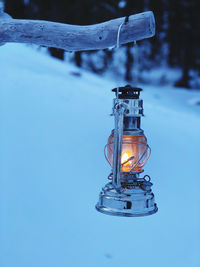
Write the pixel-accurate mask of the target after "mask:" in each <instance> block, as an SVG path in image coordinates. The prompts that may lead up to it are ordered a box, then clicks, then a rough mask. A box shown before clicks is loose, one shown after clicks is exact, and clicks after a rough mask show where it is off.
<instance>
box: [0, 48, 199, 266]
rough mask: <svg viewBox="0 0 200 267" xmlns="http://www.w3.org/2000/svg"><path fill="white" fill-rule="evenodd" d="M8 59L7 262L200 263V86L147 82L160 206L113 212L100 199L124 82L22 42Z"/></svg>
mask: <svg viewBox="0 0 200 267" xmlns="http://www.w3.org/2000/svg"><path fill="white" fill-rule="evenodd" d="M0 62H1V64H0V75H1V76H0V77H1V78H0V85H1V86H0V126H1V131H0V142H1V143H0V147H1V153H0V216H1V218H0V237H1V238H0V266H1V267H36V266H37V267H55V266H59V267H64V266H68V267H121V266H126V267H133V266H137V267H138V266H140V267H143V266H152V267H153V266H154V267H161V266H162V267H177V266H181V267H188V266H190V267H199V266H200V254H199V250H200V207H199V203H200V194H199V188H200V152H199V151H200V142H199V139H200V92H199V91H197V90H190V91H188V90H185V89H174V88H172V87H163V86H162V87H158V86H157V87H156V86H153V87H152V86H147V85H145V86H142V85H141V86H142V87H143V89H144V91H143V93H142V97H143V99H144V108H145V114H146V116H145V117H144V118H143V123H142V128H143V129H145V133H146V135H147V137H148V140H149V144H150V146H151V148H152V155H151V157H150V159H149V161H148V163H147V165H146V168H145V173H146V174H149V175H151V177H152V181H153V183H154V186H153V191H154V193H155V197H156V202H157V204H158V208H159V211H158V213H157V214H155V215H152V216H149V217H141V218H120V217H112V216H107V215H103V214H100V213H98V212H97V211H96V210H95V209H94V206H95V204H96V202H97V200H98V195H99V192H100V190H101V187H102V186H103V185H104V184H105V183H106V182H107V176H108V174H109V172H110V167H109V166H108V164H107V162H106V160H105V159H104V155H103V148H104V145H105V144H106V142H107V138H108V136H109V134H110V131H111V130H112V128H113V118H112V117H110V116H109V114H110V112H111V107H112V98H113V93H111V89H112V88H114V87H115V86H116V85H119V84H116V82H115V81H114V79H113V80H108V79H105V78H101V77H99V76H96V75H94V74H91V73H89V72H87V71H84V70H81V69H77V68H76V67H74V66H73V65H70V64H67V63H66V62H62V61H59V60H57V59H53V58H50V57H49V56H47V55H45V54H44V53H41V52H38V51H37V50H36V49H35V48H32V47H29V46H24V45H19V44H18V45H17V44H7V45H5V46H2V47H0ZM151 75H152V77H153V74H151ZM154 75H157V74H156V72H155V73H154ZM121 85H124V84H121Z"/></svg>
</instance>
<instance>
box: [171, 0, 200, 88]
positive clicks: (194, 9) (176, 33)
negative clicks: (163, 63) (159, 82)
mask: <svg viewBox="0 0 200 267" xmlns="http://www.w3.org/2000/svg"><path fill="white" fill-rule="evenodd" d="M199 10H200V2H199V1H196V0H190V1H186V0H183V1H174V0H169V27H168V42H169V48H170V49H169V58H168V60H169V64H170V65H172V66H180V67H181V69H182V72H183V74H182V77H181V79H180V80H179V81H178V82H177V83H176V86H180V87H186V88H190V71H191V70H192V69H198V68H200V39H199V29H200V23H199Z"/></svg>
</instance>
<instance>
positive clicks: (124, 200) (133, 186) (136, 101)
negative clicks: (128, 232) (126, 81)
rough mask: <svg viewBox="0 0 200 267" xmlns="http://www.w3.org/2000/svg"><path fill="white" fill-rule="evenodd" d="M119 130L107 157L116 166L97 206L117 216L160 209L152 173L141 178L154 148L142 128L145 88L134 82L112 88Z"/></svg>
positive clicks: (108, 148)
mask: <svg viewBox="0 0 200 267" xmlns="http://www.w3.org/2000/svg"><path fill="white" fill-rule="evenodd" d="M112 91H113V92H115V93H116V98H115V99H114V102H113V113H112V115H114V118H115V129H114V130H112V132H111V135H110V136H109V138H108V143H107V145H106V146H105V157H106V159H107V161H108V163H109V164H110V165H111V167H112V172H111V174H110V175H109V176H108V179H109V180H110V182H109V183H107V184H106V185H105V187H103V188H102V191H101V193H100V195H99V202H98V203H97V205H96V209H97V210H98V211H100V212H102V213H105V214H109V215H117V216H127V217H136V216H145V215H150V214H154V213H155V212H157V210H158V208H157V205H156V204H155V200H154V194H153V193H152V190H151V187H152V185H153V184H152V183H151V182H150V176H149V175H145V176H144V177H140V175H141V173H142V172H143V167H144V165H145V163H146V161H147V159H148V158H149V156H150V153H151V150H150V147H149V145H148V143H147V138H146V136H145V135H144V131H143V130H142V129H141V128H140V124H141V117H142V116H143V100H142V99H140V92H141V91H142V89H140V88H134V87H131V86H130V85H127V86H125V87H119V88H115V89H113V90H112Z"/></svg>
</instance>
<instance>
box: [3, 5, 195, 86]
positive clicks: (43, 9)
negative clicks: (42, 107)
mask: <svg viewBox="0 0 200 267" xmlns="http://www.w3.org/2000/svg"><path fill="white" fill-rule="evenodd" d="M4 9H5V12H7V13H9V14H10V15H11V16H12V17H13V18H25V19H43V20H51V21H57V22H62V23H68V24H76V25H89V24H95V23H99V22H103V21H106V20H110V19H114V18H117V17H122V16H127V15H132V14H135V13H140V12H144V11H147V10H152V11H153V12H154V15H155V18H156V36H155V37H153V38H151V39H148V40H144V41H140V42H137V51H138V53H139V57H140V60H139V64H138V73H139V76H138V79H139V81H141V82H142V76H141V77H140V73H142V71H145V70H146V71H147V72H148V71H150V70H151V69H154V68H161V67H165V68H166V71H167V69H168V67H169V68H178V69H179V70H180V71H181V75H180V77H178V76H177V79H175V83H174V85H175V86H177V87H185V88H193V87H195V88H199V89H200V82H199V83H198V80H199V76H200V38H199V32H200V31H199V29H200V23H199V16H198V15H199V10H200V1H196V0H190V1H188V0H182V1H180V0H168V1H166V0H156V1H155V0H154V1H153V0H134V1H133V0H101V1H99V0H57V1H53V0H4ZM121 51H122V54H123V56H122V57H121V58H118V59H117V53H116V51H115V50H114V49H105V50H103V51H86V52H76V53H71V54H70V56H69V57H68V59H70V60H72V61H73V62H75V64H76V65H77V66H78V67H83V68H87V69H89V70H91V71H93V72H95V73H99V74H104V73H106V72H108V71H109V72H112V73H114V74H115V75H116V74H117V75H121V77H122V78H123V79H124V80H126V81H127V82H134V79H135V77H134V72H133V69H134V63H135V62H134V61H135V60H136V57H134V53H133V52H134V51H136V47H134V45H133V43H130V44H127V45H124V46H123V48H122V49H121ZM49 52H50V54H51V55H52V56H54V57H57V58H59V59H62V60H64V59H65V58H66V56H65V52H64V51H63V50H61V49H56V48H49ZM117 60H118V61H117ZM116 61H117V63H116ZM119 61H121V64H120V68H123V70H122V71H119V68H118V66H119ZM118 72H119V73H118ZM194 80H196V81H197V82H196V83H195V82H194ZM163 83H164V78H163Z"/></svg>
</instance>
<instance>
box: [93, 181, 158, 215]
mask: <svg viewBox="0 0 200 267" xmlns="http://www.w3.org/2000/svg"><path fill="white" fill-rule="evenodd" d="M96 209H97V210H98V211H99V212H102V213H104V214H108V215H114V216H122V217H139V216H147V215H151V214H154V213H156V212H157V211H158V208H157V205H156V203H155V198H154V194H153V193H152V190H151V189H150V187H148V188H147V189H145V188H141V186H138V185H137V186H135V185H134V186H132V187H128V188H127V187H122V188H121V191H120V193H119V192H117V191H116V189H115V188H114V186H113V185H112V183H108V184H106V186H105V187H104V188H103V189H102V191H101V193H100V195H99V202H98V203H97V205H96Z"/></svg>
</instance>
